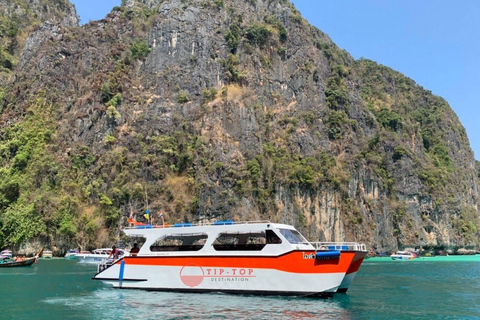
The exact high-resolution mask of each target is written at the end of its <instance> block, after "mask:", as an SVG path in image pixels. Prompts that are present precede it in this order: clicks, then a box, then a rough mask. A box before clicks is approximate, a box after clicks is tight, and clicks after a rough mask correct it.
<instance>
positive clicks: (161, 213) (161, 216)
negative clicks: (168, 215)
mask: <svg viewBox="0 0 480 320" xmlns="http://www.w3.org/2000/svg"><path fill="white" fill-rule="evenodd" d="M160 219H162V224H163V225H165V220H164V217H163V212H162V211H160Z"/></svg>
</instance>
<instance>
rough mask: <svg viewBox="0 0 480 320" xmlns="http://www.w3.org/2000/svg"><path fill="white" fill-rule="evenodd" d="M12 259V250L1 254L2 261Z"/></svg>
mask: <svg viewBox="0 0 480 320" xmlns="http://www.w3.org/2000/svg"><path fill="white" fill-rule="evenodd" d="M12 257H13V254H12V250H8V249H6V250H3V251H2V252H0V260H4V259H12Z"/></svg>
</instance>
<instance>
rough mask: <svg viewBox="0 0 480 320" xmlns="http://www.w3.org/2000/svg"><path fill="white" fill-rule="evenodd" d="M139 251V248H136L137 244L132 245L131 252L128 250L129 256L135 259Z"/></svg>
mask: <svg viewBox="0 0 480 320" xmlns="http://www.w3.org/2000/svg"><path fill="white" fill-rule="evenodd" d="M139 251H140V248H139V247H138V244H137V243H136V242H135V243H134V244H133V248H132V250H130V255H131V256H133V257H136V256H137V255H138V252H139Z"/></svg>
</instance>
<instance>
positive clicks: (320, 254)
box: [315, 250, 340, 260]
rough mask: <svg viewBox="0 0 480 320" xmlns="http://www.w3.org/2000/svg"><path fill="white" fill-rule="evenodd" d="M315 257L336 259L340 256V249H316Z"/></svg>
mask: <svg viewBox="0 0 480 320" xmlns="http://www.w3.org/2000/svg"><path fill="white" fill-rule="evenodd" d="M315 258H316V259H321V260H328V259H338V258H340V251H337V250H335V251H317V252H316V253H315Z"/></svg>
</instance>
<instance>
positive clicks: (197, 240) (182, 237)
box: [150, 233, 208, 252]
mask: <svg viewBox="0 0 480 320" xmlns="http://www.w3.org/2000/svg"><path fill="white" fill-rule="evenodd" d="M207 238H208V236H207V234H205V233H195V234H193V233H190V234H175V235H167V236H164V237H162V238H160V239H158V240H157V241H155V242H154V243H153V244H152V245H151V246H150V251H152V252H159V251H198V250H200V249H202V248H203V246H204V245H205V242H206V241H207Z"/></svg>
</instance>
